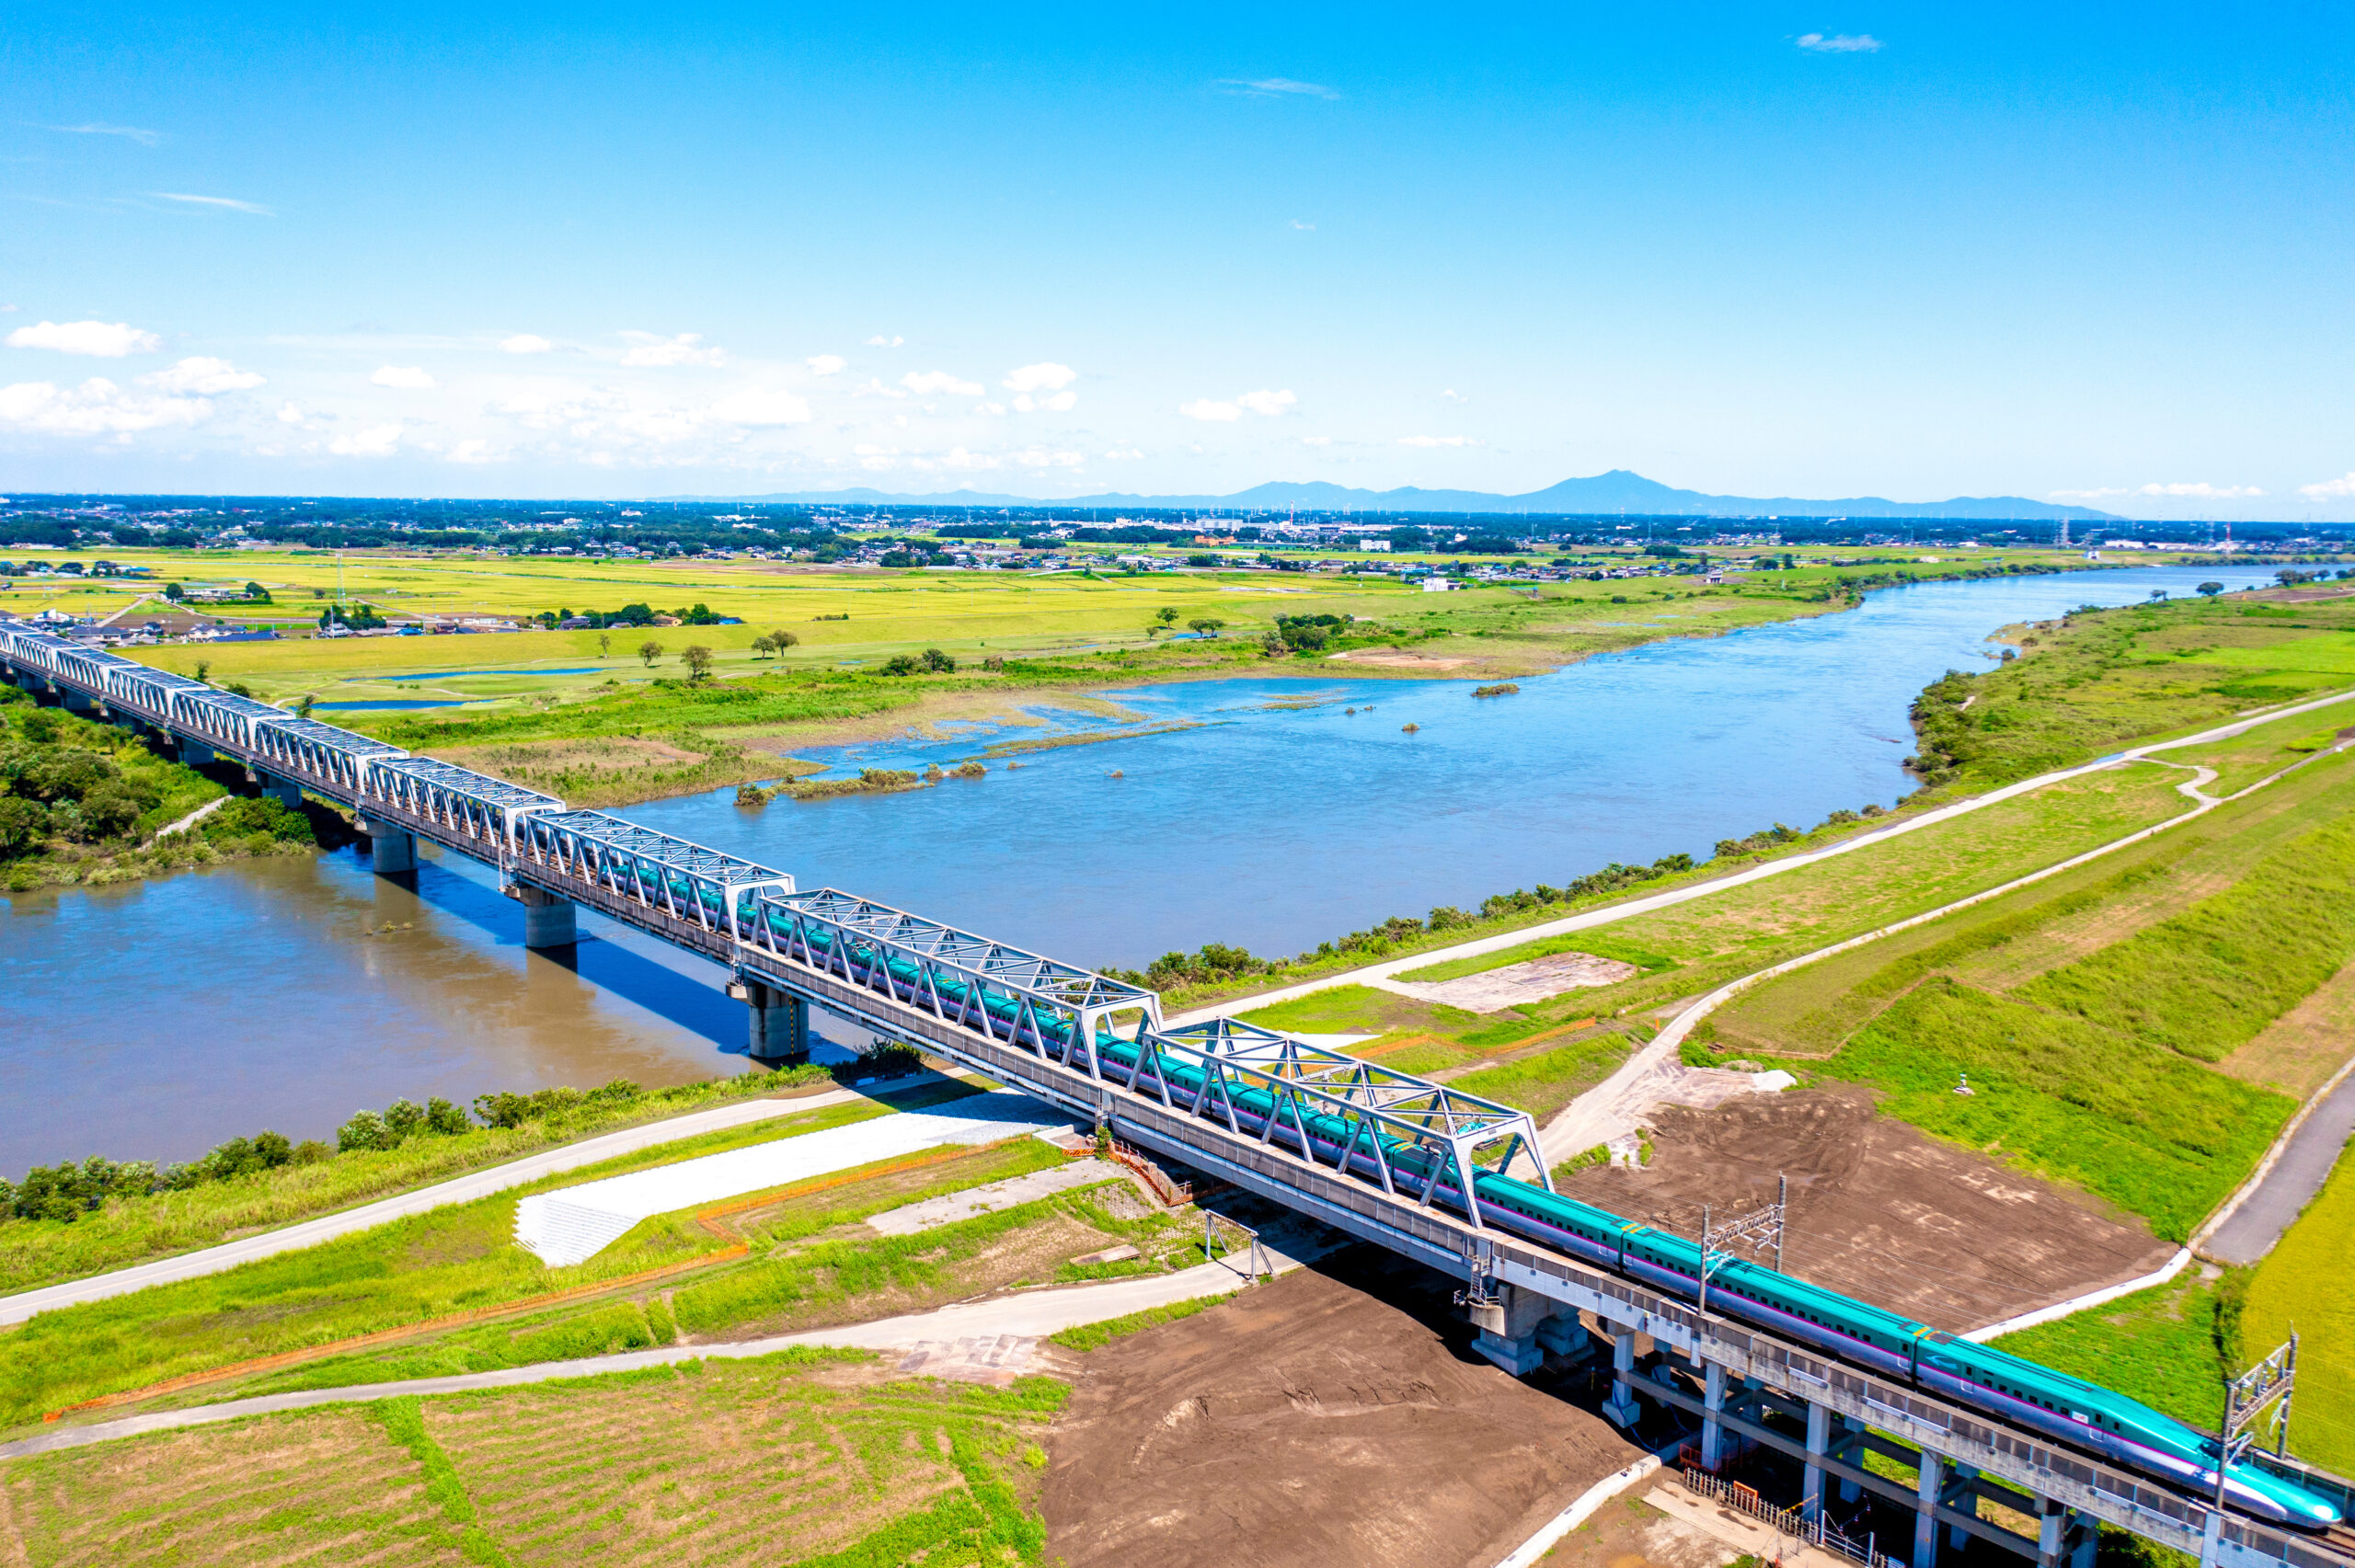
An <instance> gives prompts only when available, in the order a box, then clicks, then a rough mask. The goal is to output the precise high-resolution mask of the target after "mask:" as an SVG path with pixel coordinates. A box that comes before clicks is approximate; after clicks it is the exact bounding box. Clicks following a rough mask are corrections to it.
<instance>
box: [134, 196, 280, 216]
mask: <svg viewBox="0 0 2355 1568" xmlns="http://www.w3.org/2000/svg"><path fill="white" fill-rule="evenodd" d="M147 194H148V195H150V196H152V197H154V198H155V200H158V201H178V202H179V203H181V204H182V205H183V206H189V207H217V208H219V209H221V210H222V211H223V212H251V213H252V214H253V215H254V216H255V217H257V218H275V217H276V216H278V214H277V213H275V212H271V211H270V209H269V208H267V207H264V206H262V205H261V204H260V203H259V202H255V201H239V200H236V199H234V198H232V197H227V196H190V195H189V194H188V193H187V192H185V191H178V190H151V191H149V192H148V193H147Z"/></svg>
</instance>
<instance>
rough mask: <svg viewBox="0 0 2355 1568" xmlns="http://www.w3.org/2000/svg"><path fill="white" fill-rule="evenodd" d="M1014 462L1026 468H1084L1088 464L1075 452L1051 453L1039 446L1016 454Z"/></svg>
mask: <svg viewBox="0 0 2355 1568" xmlns="http://www.w3.org/2000/svg"><path fill="white" fill-rule="evenodd" d="M1014 461H1015V462H1017V463H1018V464H1022V466H1023V467H1025V468H1084V467H1086V464H1087V460H1086V458H1084V457H1082V456H1081V455H1080V454H1079V453H1077V452H1050V451H1048V450H1047V449H1046V448H1044V447H1037V446H1034V447H1031V448H1029V449H1028V451H1024V452H1016V453H1015V454H1014Z"/></svg>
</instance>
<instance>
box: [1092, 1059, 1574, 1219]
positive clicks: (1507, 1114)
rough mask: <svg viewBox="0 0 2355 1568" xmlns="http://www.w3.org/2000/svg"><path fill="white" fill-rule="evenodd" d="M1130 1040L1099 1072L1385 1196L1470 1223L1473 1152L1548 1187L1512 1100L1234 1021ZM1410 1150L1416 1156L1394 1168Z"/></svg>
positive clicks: (1475, 1211) (1474, 1210)
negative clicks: (1127, 1055) (1458, 1211)
mask: <svg viewBox="0 0 2355 1568" xmlns="http://www.w3.org/2000/svg"><path fill="white" fill-rule="evenodd" d="M1136 1045H1137V1047H1138V1048H1137V1051H1136V1059H1135V1062H1134V1064H1133V1065H1132V1067H1131V1068H1130V1069H1129V1070H1127V1071H1125V1072H1115V1073H1113V1074H1109V1075H1106V1076H1108V1077H1109V1078H1110V1079H1111V1081H1113V1082H1118V1083H1119V1084H1120V1087H1121V1088H1123V1089H1127V1090H1130V1091H1132V1092H1134V1093H1143V1094H1148V1095H1151V1096H1153V1097H1154V1098H1156V1099H1158V1100H1160V1101H1161V1102H1162V1104H1164V1105H1166V1106H1169V1107H1171V1108H1173V1109H1182V1110H1185V1111H1187V1112H1189V1114H1191V1115H1194V1116H1204V1117H1207V1118H1209V1119H1211V1120H1212V1121H1214V1122H1218V1123H1220V1124H1221V1125H1223V1126H1224V1127H1226V1129H1227V1131H1228V1132H1230V1133H1233V1134H1235V1135H1236V1136H1238V1137H1250V1138H1255V1139H1258V1141H1259V1142H1260V1143H1263V1144H1265V1143H1272V1142H1275V1141H1276V1140H1278V1139H1282V1140H1283V1141H1284V1142H1286V1143H1289V1144H1291V1145H1292V1146H1293V1147H1295V1148H1296V1149H1297V1150H1299V1152H1300V1154H1301V1156H1302V1157H1303V1158H1304V1159H1305V1160H1307V1161H1309V1162H1311V1163H1312V1164H1329V1165H1331V1166H1332V1167H1333V1169H1334V1170H1335V1171H1337V1172H1339V1173H1344V1174H1352V1175H1358V1176H1363V1177H1368V1178H1370V1179H1371V1180H1372V1181H1373V1183H1374V1184H1375V1185H1378V1186H1380V1187H1381V1188H1382V1190H1383V1191H1384V1193H1387V1194H1389V1195H1391V1196H1407V1197H1410V1198H1412V1199H1413V1200H1414V1201H1416V1202H1418V1203H1424V1204H1428V1203H1430V1201H1431V1199H1432V1198H1433V1197H1435V1196H1442V1195H1445V1196H1450V1197H1452V1198H1453V1201H1454V1202H1455V1203H1456V1204H1457V1205H1458V1206H1460V1207H1462V1208H1463V1209H1464V1211H1465V1215H1466V1217H1467V1218H1468V1219H1470V1220H1471V1222H1472V1223H1473V1225H1474V1226H1475V1227H1478V1226H1479V1225H1480V1223H1481V1221H1480V1216H1479V1205H1478V1204H1477V1203H1476V1202H1474V1201H1472V1199H1473V1194H1474V1187H1473V1183H1474V1181H1475V1180H1476V1177H1477V1175H1478V1173H1479V1170H1480V1168H1481V1166H1482V1165H1483V1164H1484V1161H1483V1160H1482V1158H1481V1156H1482V1155H1483V1154H1488V1155H1492V1156H1493V1157H1494V1158H1495V1169H1496V1170H1498V1171H1499V1172H1506V1171H1510V1170H1511V1167H1512V1163H1513V1162H1514V1161H1515V1160H1516V1159H1518V1158H1520V1157H1522V1155H1526V1156H1527V1157H1528V1160H1529V1163H1530V1164H1531V1165H1532V1166H1533V1167H1534V1170H1535V1172H1536V1180H1537V1181H1538V1183H1539V1184H1540V1185H1543V1186H1545V1189H1546V1190H1547V1191H1549V1192H1550V1191H1552V1190H1553V1177H1552V1176H1551V1175H1550V1174H1549V1173H1547V1171H1546V1169H1545V1154H1544V1151H1543V1145H1541V1144H1540V1143H1539V1142H1538V1139H1537V1124H1536V1122H1535V1120H1534V1118H1532V1117H1531V1116H1530V1115H1529V1113H1528V1112H1526V1111H1523V1110H1519V1109H1517V1108H1515V1107H1513V1106H1511V1105H1505V1104H1499V1103H1497V1102H1496V1101H1494V1100H1483V1099H1481V1098H1480V1097H1479V1096H1478V1095H1476V1094H1466V1093H1464V1092H1463V1091H1461V1090H1457V1089H1451V1088H1449V1087H1448V1086H1447V1085H1445V1084H1443V1083H1434V1082H1430V1080H1429V1079H1423V1078H1417V1077H1415V1076H1414V1075H1413V1074H1412V1073H1406V1072H1397V1071H1394V1070H1391V1069H1388V1068H1384V1067H1382V1066H1379V1065H1377V1064H1376V1063H1373V1062H1370V1061H1365V1060H1362V1059H1359V1058H1357V1057H1353V1056H1349V1055H1347V1054H1345V1053H1343V1052H1340V1051H1337V1050H1332V1049H1329V1048H1327V1047H1323V1046H1315V1045H1311V1044H1309V1043H1308V1042H1306V1041H1304V1040H1300V1039H1296V1038H1294V1037H1293V1036H1290V1035H1283V1034H1279V1033H1277V1032H1275V1031H1274V1030H1271V1029H1262V1028H1260V1027H1258V1025H1256V1024H1244V1023H1240V1022H1238V1021H1236V1020H1235V1019H1232V1018H1215V1019H1212V1020H1210V1021H1209V1022H1207V1023H1202V1024H1188V1025H1186V1026H1185V1027H1183V1028H1179V1029H1172V1030H1168V1031H1166V1032H1154V1031H1149V1032H1146V1033H1144V1034H1143V1035H1141V1036H1139V1038H1138V1040H1137V1042H1136ZM1189 1079H1190V1080H1192V1081H1193V1082H1191V1083H1189V1082H1187V1080H1189ZM1409 1150H1412V1151H1415V1153H1416V1156H1417V1157H1416V1158H1415V1159H1414V1160H1412V1161H1411V1162H1409V1168H1402V1167H1401V1163H1400V1159H1401V1156H1402V1154H1405V1153H1407V1151H1409ZM1411 1166H1420V1167H1421V1169H1420V1170H1416V1169H1412V1168H1411Z"/></svg>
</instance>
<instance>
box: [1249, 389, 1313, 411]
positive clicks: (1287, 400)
mask: <svg viewBox="0 0 2355 1568" xmlns="http://www.w3.org/2000/svg"><path fill="white" fill-rule="evenodd" d="M1235 401H1236V402H1237V403H1240V404H1242V405H1243V406H1245V407H1246V408H1248V409H1250V410H1251V412H1253V413H1254V414H1269V415H1274V414H1281V413H1282V412H1283V411H1284V410H1285V409H1287V408H1290V407H1292V406H1295V405H1296V404H1298V403H1299V402H1300V399H1299V398H1297V397H1294V396H1293V395H1292V394H1291V393H1289V392H1268V391H1265V390H1262V391H1259V392H1246V393H1245V394H1244V395H1242V396H1240V397H1238V398H1236V399H1235Z"/></svg>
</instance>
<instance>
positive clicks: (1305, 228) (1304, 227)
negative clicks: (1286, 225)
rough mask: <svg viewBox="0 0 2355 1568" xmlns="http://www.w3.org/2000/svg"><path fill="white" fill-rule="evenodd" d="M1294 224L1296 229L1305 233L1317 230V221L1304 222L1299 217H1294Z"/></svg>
mask: <svg viewBox="0 0 2355 1568" xmlns="http://www.w3.org/2000/svg"><path fill="white" fill-rule="evenodd" d="M1292 227H1293V228H1295V229H1299V230H1300V231H1302V232H1303V233H1304V234H1315V232H1316V225H1315V223H1302V222H1301V221H1300V220H1299V219H1298V218H1294V219H1293V220H1292Z"/></svg>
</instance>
